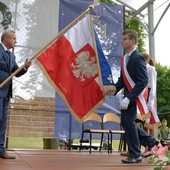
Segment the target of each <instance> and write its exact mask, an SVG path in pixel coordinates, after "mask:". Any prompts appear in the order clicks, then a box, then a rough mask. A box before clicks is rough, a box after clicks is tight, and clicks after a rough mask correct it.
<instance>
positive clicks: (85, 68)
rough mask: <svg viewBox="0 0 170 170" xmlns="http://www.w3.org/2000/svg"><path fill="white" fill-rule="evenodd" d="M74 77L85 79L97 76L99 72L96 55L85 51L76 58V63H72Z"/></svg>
mask: <svg viewBox="0 0 170 170" xmlns="http://www.w3.org/2000/svg"><path fill="white" fill-rule="evenodd" d="M71 67H72V68H73V70H72V72H73V75H74V77H76V78H80V81H82V82H83V81H85V78H92V77H95V76H96V74H97V63H96V59H95V56H90V53H89V51H83V52H81V53H80V54H79V55H77V57H76V58H75V61H74V63H73V62H72V63H71Z"/></svg>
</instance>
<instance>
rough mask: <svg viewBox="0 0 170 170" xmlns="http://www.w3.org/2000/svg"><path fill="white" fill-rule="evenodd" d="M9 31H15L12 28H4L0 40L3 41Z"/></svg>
mask: <svg viewBox="0 0 170 170" xmlns="http://www.w3.org/2000/svg"><path fill="white" fill-rule="evenodd" d="M11 32H13V33H15V31H14V30H13V29H6V30H5V31H4V32H3V33H2V35H1V41H3V39H4V37H6V36H9V35H10V33H11Z"/></svg>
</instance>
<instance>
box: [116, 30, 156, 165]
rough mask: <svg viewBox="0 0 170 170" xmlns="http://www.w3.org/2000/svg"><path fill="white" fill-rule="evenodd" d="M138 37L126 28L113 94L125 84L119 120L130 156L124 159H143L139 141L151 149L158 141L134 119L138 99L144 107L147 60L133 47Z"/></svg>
mask: <svg viewBox="0 0 170 170" xmlns="http://www.w3.org/2000/svg"><path fill="white" fill-rule="evenodd" d="M137 41H138V37H137V33H136V32H135V31H132V30H125V31H124V32H123V36H122V47H123V49H124V50H125V53H126V54H125V56H124V57H123V58H122V65H121V73H120V77H119V78H118V81H117V83H116V84H115V88H116V91H115V94H117V92H119V91H120V90H121V89H122V88H124V98H123V100H122V101H121V102H120V108H121V123H122V126H123V128H124V130H125V140H126V143H127V145H128V149H129V156H128V158H126V159H123V160H122V162H123V163H138V162H142V154H141V150H140V147H141V145H143V146H144V147H146V146H148V148H149V149H151V148H152V147H153V146H154V145H158V143H159V142H158V141H157V140H156V139H155V138H153V137H151V136H149V135H148V134H147V133H146V132H145V131H144V130H143V129H141V128H139V127H138V126H137V125H136V122H135V121H136V117H137V105H138V103H140V104H139V106H140V109H141V106H142V107H143V108H142V109H143V110H145V111H147V108H146V107H147V105H146V101H145V99H144V96H143V91H144V90H145V88H146V86H147V84H148V77H147V70H146V63H145V60H144V57H143V56H142V55H141V54H140V53H138V52H137V50H136V44H137ZM141 104H142V105H141Z"/></svg>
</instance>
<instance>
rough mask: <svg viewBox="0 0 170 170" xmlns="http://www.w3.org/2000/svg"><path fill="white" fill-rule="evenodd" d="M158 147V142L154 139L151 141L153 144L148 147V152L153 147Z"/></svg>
mask: <svg viewBox="0 0 170 170" xmlns="http://www.w3.org/2000/svg"><path fill="white" fill-rule="evenodd" d="M158 145H159V141H157V140H156V139H154V140H153V142H151V143H150V144H149V145H148V151H150V150H151V149H152V148H153V147H154V146H158Z"/></svg>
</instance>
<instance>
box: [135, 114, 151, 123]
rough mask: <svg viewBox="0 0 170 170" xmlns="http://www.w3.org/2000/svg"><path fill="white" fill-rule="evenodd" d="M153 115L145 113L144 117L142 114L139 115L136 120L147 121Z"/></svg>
mask: <svg viewBox="0 0 170 170" xmlns="http://www.w3.org/2000/svg"><path fill="white" fill-rule="evenodd" d="M150 117H151V115H150V113H149V112H148V113H145V114H144V115H141V114H137V116H136V118H137V119H139V120H141V121H145V120H146V119H147V118H150Z"/></svg>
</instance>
